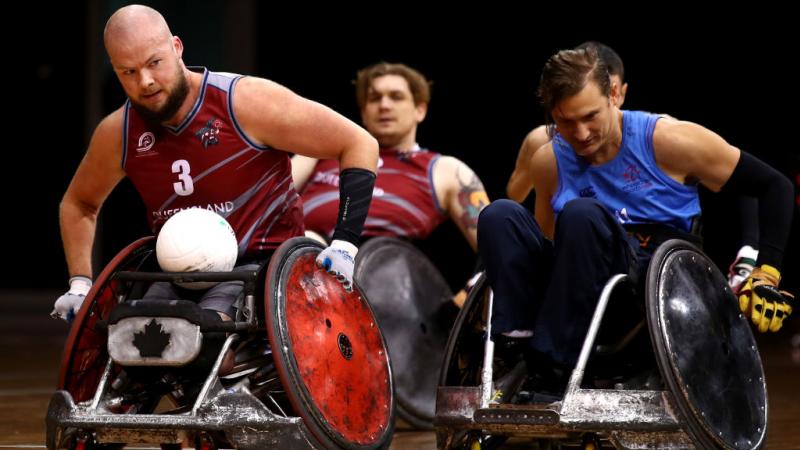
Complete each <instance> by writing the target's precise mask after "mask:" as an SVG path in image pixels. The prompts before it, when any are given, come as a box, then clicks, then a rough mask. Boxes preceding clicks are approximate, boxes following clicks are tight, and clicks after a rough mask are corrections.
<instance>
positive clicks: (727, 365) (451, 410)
mask: <svg viewBox="0 0 800 450" xmlns="http://www.w3.org/2000/svg"><path fill="white" fill-rule="evenodd" d="M644 285H645V287H644V290H645V292H644V305H643V311H642V312H641V317H642V319H641V322H640V323H639V324H637V325H635V326H633V327H626V328H627V329H626V330H624V332H619V330H606V329H604V328H603V327H602V326H601V325H602V323H603V320H604V318H607V317H609V316H608V313H607V306H608V307H609V308H611V307H612V306H613V305H614V304H616V303H618V302H619V300H621V299H622V297H625V296H626V295H628V296H629V295H636V294H632V293H631V292H632V291H634V290H635V289H634V288H633V287H632V286H631V283H630V282H628V276H627V275H625V274H618V275H615V276H613V277H612V278H611V279H610V280H609V281H608V282H607V283H606V285H605V288H604V289H603V291H602V293H601V295H600V298H599V301H598V304H597V307H596V310H595V312H594V315H593V318H592V321H591V325H590V327H589V329H588V331H587V334H586V338H585V340H584V343H583V346H582V349H581V353H580V356H579V359H578V362H577V365H576V366H575V368H574V370H573V371H572V372H571V376H570V378H569V381H568V383H567V388H566V392H565V394H564V396H563V398H561V399H560V400H556V401H549V402H536V401H520V399H521V398H522V396H521V395H520V394H519V393H518V394H514V395H513V396H510V395H509V394H508V393H503V392H501V391H500V390H498V388H497V385H499V384H502V382H501V380H507V379H508V376H509V374H511V373H512V372H513V371H515V370H519V368H518V367H514V368H512V367H508V366H504V365H503V363H502V360H499V359H498V358H495V357H494V354H493V352H494V342H493V341H492V340H491V339H487V336H491V320H490V318H491V313H492V301H493V298H492V293H491V289H489V287H488V283H487V282H486V280H485V279H483V280H481V281H479V283H478V284H477V285H476V287H475V288H474V289H473V291H472V292H471V293H470V297H469V299H468V300H467V303H466V304H465V306H464V308H463V310H462V311H461V313H460V315H459V317H458V319H457V321H456V324H455V326H454V328H453V331H452V333H451V334H450V337H449V340H448V344H447V350H446V353H445V358H444V362H443V367H442V372H441V378H440V383H439V389H438V393H437V403H436V419H435V426H436V434H437V444H438V446H439V448H440V449H470V450H477V449H481V448H483V449H487V448H496V447H498V446H500V445H501V444H502V443H503V442H505V441H506V440H507V439H509V438H510V437H511V438H513V440H519V439H522V440H523V441H525V446H526V447H527V448H539V449H559V448H563V449H567V448H580V449H592V450H597V449H600V448H617V449H689V448H699V449H731V450H743V449H759V448H762V447H763V446H764V444H765V439H766V433H767V410H768V408H767V391H766V380H765V377H764V370H763V366H762V364H761V359H760V356H759V353H758V350H757V348H756V342H755V340H754V337H753V334H752V331H751V329H750V325H749V323H748V321H747V319H746V318H745V317H743V315H742V314H740V312H739V308H738V302H737V301H736V300H735V298H734V296H733V294H732V292H731V290H730V288H729V287H728V285H727V283H726V280H725V277H724V276H723V275H722V274H721V273H720V272H719V270H718V269H717V268H716V267H715V266H714V264H713V263H712V262H711V261H710V260H709V259H708V257H706V256H705V255H704V254H703V253H702V252H701V251H700V250H698V249H697V248H695V247H694V246H693V245H691V244H689V243H688V242H685V241H681V240H677V239H673V240H669V241H667V242H665V243H663V244H662V245H661V246H659V247H658V248H657V249H656V251H655V254H654V256H653V258H652V260H651V262H650V265H649V267H648V271H647V276H646V281H645V283H644ZM638 295H640V297H638V298H639V299H641V293H639V294H638ZM628 298H629V299H630V298H631V297H628ZM627 304H628V305H630V303H627ZM630 312H631V311H630V306H628V313H629V314H630ZM644 329H648V330H649V339H648V336H647V334H648V333H646V332H644V331H643V330H644ZM637 342H638V343H642V342H644V345H645V347H646V350H647V352H645V353H642V352H641V351H630V350H631V349H636V348H637V347H639V349H641V347H640V346H637V345H636V343H637ZM628 352H629V353H628ZM643 355H645V356H643ZM647 355H649V357H647ZM523 366H524V363H523ZM523 372H525V370H524V367H523ZM526 375H527V374H524V375H523V377H525V376H526ZM523 386H524V384H523ZM527 398H528V399H529V400H530V399H531V398H533V399H535V397H530V396H528V397H527Z"/></svg>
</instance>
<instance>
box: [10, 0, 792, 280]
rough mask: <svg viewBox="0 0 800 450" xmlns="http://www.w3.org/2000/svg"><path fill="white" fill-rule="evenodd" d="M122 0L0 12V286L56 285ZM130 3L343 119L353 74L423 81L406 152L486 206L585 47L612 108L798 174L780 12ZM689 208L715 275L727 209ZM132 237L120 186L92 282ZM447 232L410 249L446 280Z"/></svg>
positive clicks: (135, 225) (129, 191)
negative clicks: (608, 88) (0, 263)
mask: <svg viewBox="0 0 800 450" xmlns="http://www.w3.org/2000/svg"><path fill="white" fill-rule="evenodd" d="M125 3H126V2H101V1H87V2H60V3H58V4H55V5H49V6H44V5H40V4H38V3H35V4H34V3H33V2H30V4H27V5H18V6H15V7H14V8H17V9H18V11H10V12H9V13H8V14H7V19H9V20H19V21H21V22H22V23H21V28H22V29H23V30H25V31H24V32H19V33H16V32H15V34H14V35H12V36H6V39H5V41H6V47H7V50H8V51H7V52H6V53H5V56H6V57H7V58H8V59H7V60H6V63H5V64H4V66H5V67H6V70H5V72H6V77H8V78H7V79H6V81H5V83H4V87H5V89H4V91H5V92H4V93H5V98H6V99H7V102H6V108H5V109H6V113H5V114H6V124H7V127H6V129H5V131H6V133H5V134H6V145H5V148H4V150H5V155H6V158H5V160H6V170H4V173H5V177H4V181H3V183H4V189H3V191H4V192H6V193H7V194H8V195H7V197H6V198H7V201H6V208H7V211H8V213H7V215H6V216H5V217H6V220H4V221H3V230H4V242H5V244H6V245H5V246H4V247H5V248H6V249H7V251H6V254H7V255H13V259H12V258H6V261H8V262H7V263H6V264H4V266H5V267H6V268H5V269H4V273H5V276H4V277H3V278H4V280H3V284H4V285H5V287H8V288H25V287H37V288H38V287H62V286H63V287H66V279H67V277H68V274H67V271H66V266H65V264H64V262H63V251H62V250H61V244H60V236H59V232H58V202H59V200H60V198H61V196H62V195H63V192H64V191H65V189H66V187H67V185H68V183H69V180H70V178H71V176H72V174H73V172H74V170H75V168H76V167H77V165H78V163H79V162H80V159H81V157H82V155H83V153H84V152H85V149H86V146H87V143H88V140H89V137H90V136H91V132H92V130H93V129H94V126H95V125H96V124H97V123H98V122H99V120H100V119H101V118H102V117H103V116H104V115H105V114H108V113H110V112H111V111H112V110H113V109H115V108H117V107H119V106H120V105H121V104H122V102H123V100H124V97H123V93H122V89H121V87H120V86H119V84H118V82H117V81H116V78H115V76H114V74H113V73H112V72H111V69H110V66H109V64H108V62H107V58H106V57H105V54H104V52H103V48H102V27H103V25H104V23H105V21H106V19H107V18H108V16H109V15H110V14H111V13H112V12H113V11H114V10H115V9H117V8H118V7H119V6H122V5H124V4H125ZM145 3H147V4H149V5H151V6H154V7H155V8H156V9H159V10H160V11H161V12H162V13H163V14H164V16H165V17H166V19H167V21H168V23H169V24H170V26H171V28H172V32H173V33H174V34H176V35H178V36H180V37H181V38H182V39H183V42H184V45H185V48H186V51H185V53H184V61H185V62H186V63H187V64H188V65H204V66H207V67H209V68H210V69H212V70H221V71H230V72H240V73H247V74H252V75H257V76H261V77H265V78H270V79H272V80H275V81H277V82H279V83H281V84H283V85H285V86H287V87H289V88H291V89H293V90H294V91H296V92H297V93H299V94H301V95H303V96H305V97H308V98H311V99H313V100H316V101H319V102H321V103H323V104H326V105H328V106H330V107H332V108H333V109H335V110H337V111H339V112H341V113H342V114H344V115H346V116H348V117H350V118H351V119H353V120H355V121H358V113H357V108H356V105H355V100H354V95H353V87H352V80H353V78H354V76H355V72H356V70H358V69H360V68H362V67H363V66H365V65H367V64H371V63H374V62H378V61H381V60H386V61H391V62H405V63H407V64H409V65H411V66H413V67H416V68H418V69H419V70H420V71H421V72H423V73H424V74H426V75H427V76H428V77H429V78H431V79H432V80H433V82H434V85H433V97H432V102H431V105H430V109H429V115H428V118H427V120H426V121H425V123H423V124H422V126H421V127H420V130H419V134H418V140H419V142H420V144H421V145H423V146H425V147H428V148H431V149H433V150H436V151H439V152H441V153H445V154H450V155H453V156H456V157H458V158H460V159H461V160H463V161H465V162H466V163H467V164H469V165H470V166H471V167H472V168H473V169H474V170H475V171H476V172H477V173H478V175H479V176H480V177H481V179H482V180H483V182H484V184H485V186H486V188H487V191H488V192H489V195H490V197H491V198H500V197H502V196H504V192H505V183H506V181H507V179H508V176H509V175H510V173H511V171H512V169H513V166H514V160H515V157H516V153H517V150H518V149H519V145H520V143H521V142H522V139H523V138H524V136H525V134H526V133H527V132H528V131H529V130H530V129H532V128H533V127H534V126H536V125H539V124H540V123H541V117H542V111H541V109H540V108H539V107H538V104H537V99H536V96H535V89H536V85H537V81H538V77H539V73H540V72H539V71H540V69H541V67H542V65H543V63H544V61H545V60H546V59H547V57H548V56H549V55H551V54H552V53H554V52H555V51H557V50H559V49H562V48H568V47H572V46H575V45H577V44H579V43H581V42H583V41H585V40H588V39H594V40H599V41H601V42H604V43H606V44H608V45H610V46H611V47H613V48H614V49H616V50H617V51H618V53H619V54H620V55H621V56H622V58H623V60H624V62H625V69H626V78H627V81H628V82H629V84H630V89H629V91H628V97H627V100H626V104H625V107H626V108H627V109H644V110H650V111H654V112H661V113H668V114H670V115H673V116H675V117H678V118H681V119H684V120H690V121H694V122H698V123H700V124H702V125H704V126H706V127H708V128H710V129H712V130H715V131H716V132H718V133H719V134H720V135H722V136H723V137H725V138H726V139H727V140H728V141H729V142H730V143H732V144H733V145H735V146H737V147H739V148H741V149H743V150H746V151H748V152H750V153H752V154H754V155H756V156H758V157H759V158H761V159H763V160H764V161H766V162H768V163H769V164H771V165H773V166H774V167H776V168H778V169H779V170H780V171H782V172H783V173H784V174H786V175H787V176H790V177H792V179H793V181H795V178H794V177H795V176H796V174H797V173H798V172H799V171H800V163H799V162H798V161H800V147H798V139H797V136H798V129H799V128H800V126H798V123H797V119H796V116H797V112H796V106H795V105H796V103H797V102H796V94H795V92H796V90H795V86H796V85H797V81H796V78H797V76H796V73H797V71H796V68H795V67H796V65H797V59H798V56H797V55H798V53H799V52H798V50H797V48H798V46H797V44H798V39H797V38H796V34H794V33H792V28H791V26H790V25H789V24H788V23H782V22H788V17H790V16H789V14H788V12H786V11H784V12H781V11H774V10H773V11H769V12H766V11H764V12H761V13H753V12H752V11H748V12H746V13H744V12H743V13H741V14H740V15H739V16H738V17H735V16H734V17H731V14H735V13H736V12H735V11H733V12H731V11H726V12H725V15H724V17H723V15H722V14H721V13H720V14H715V15H713V16H711V15H709V16H708V17H701V16H699V15H698V13H697V11H677V12H674V13H665V12H664V11H648V12H645V11H637V10H634V9H630V10H628V11H626V12H621V11H619V9H620V7H619V6H615V8H617V10H600V9H598V10H597V11H584V10H581V11H577V10H575V11H573V10H572V9H577V6H574V5H573V4H569V5H567V4H564V5H562V8H561V9H560V10H554V11H543V10H522V9H520V10H509V9H503V8H500V7H499V6H498V7H496V8H495V7H493V8H489V7H488V6H487V5H486V4H483V5H479V6H476V7H475V8H473V9H463V8H459V9H458V10H453V9H450V10H448V11H447V12H446V13H441V14H438V15H433V14H431V13H430V11H429V9H432V8H431V7H430V6H427V7H426V6H424V5H413V4H409V3H402V4H399V3H398V4H396V5H390V6H391V7H386V8H381V9H376V7H375V5H371V6H366V5H365V6H352V7H349V8H344V7H337V8H330V7H329V8H326V9H320V8H319V7H316V6H313V7H312V6H311V5H305V4H301V5H299V6H298V7H297V8H288V7H285V6H284V5H283V4H280V3H273V2H257V1H253V0H242V1H231V2H210V1H192V2H189V1H155V2H145ZM437 9H438V7H437ZM759 15H763V16H764V17H759ZM783 18H785V19H783ZM9 125H10V126H9ZM12 135H13V137H12ZM795 183H796V181H795ZM702 200H703V207H704V223H705V236H706V247H705V249H706V251H707V253H708V254H709V255H710V256H711V257H712V258H713V259H714V260H715V261H716V262H717V263H718V264H719V265H720V266H721V267H724V268H725V269H726V268H727V264H729V262H730V261H731V260H732V258H733V257H734V254H735V252H736V250H737V249H738V247H739V237H738V236H739V232H738V224H737V220H736V217H737V213H736V210H735V205H734V203H733V202H732V201H731V199H727V198H724V197H723V196H709V195H705V194H704V195H703V197H702ZM795 210H797V207H795ZM790 213H791V212H790V211H786V214H790ZM797 217H798V215H797V213H796V212H795V224H794V225H795V226H794V228H793V230H795V231H793V235H792V237H791V238H790V245H789V248H788V249H787V253H786V257H785V261H784V267H783V274H784V279H785V282H784V286H786V287H789V288H790V289H792V290H793V291H794V292H798V290H799V289H798V288H797V286H798V281H800V280H798V279H800V269H798V267H800V262H799V260H800V255H799V254H800V251H799V250H798V249H800V244H798V240H799V239H800V236H798V232H797V231H796V229H797V228H798V227H797V220H798V219H797ZM147 233H148V230H147V228H146V225H145V215H144V209H143V207H142V205H141V203H140V201H139V200H138V198H137V196H136V194H135V192H134V191H133V188H132V187H131V185H130V184H128V183H127V182H124V183H123V184H121V185H120V186H119V187H118V188H117V190H116V191H115V192H114V193H113V194H112V195H111V197H110V198H109V199H108V201H107V203H106V205H105V207H104V210H103V213H102V215H101V219H100V227H99V229H98V240H97V246H96V252H95V253H96V261H95V263H96V270H97V268H99V267H102V265H103V264H104V263H105V262H107V261H108V260H109V259H110V258H111V257H113V255H114V254H115V253H116V252H117V251H118V250H119V249H121V248H122V247H123V246H124V245H126V244H127V243H129V242H131V241H132V240H133V239H135V238H137V237H139V236H141V235H143V234H147ZM457 233H458V232H457V230H456V228H455V227H454V226H448V227H444V228H443V229H442V230H439V231H438V232H437V233H436V234H435V236H434V238H433V239H432V240H431V241H430V242H428V243H426V248H428V250H430V251H432V252H435V253H438V256H437V258H436V259H437V261H438V262H439V265H440V266H441V267H442V270H443V271H444V272H445V274H446V275H447V276H448V278H450V279H451V281H452V280H454V279H458V278H461V277H462V276H463V275H464V274H465V273H466V272H468V271H469V268H470V266H471V264H472V261H471V260H470V258H464V257H463V256H464V255H469V250H468V249H467V248H466V244H464V243H463V240H462V239H461V238H460V236H459V235H458V234H457Z"/></svg>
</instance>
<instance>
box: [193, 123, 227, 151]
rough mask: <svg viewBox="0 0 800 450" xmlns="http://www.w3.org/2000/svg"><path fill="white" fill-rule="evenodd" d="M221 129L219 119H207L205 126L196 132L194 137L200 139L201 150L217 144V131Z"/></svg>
mask: <svg viewBox="0 0 800 450" xmlns="http://www.w3.org/2000/svg"><path fill="white" fill-rule="evenodd" d="M220 128H222V121H221V120H219V119H216V118H214V119H209V120H208V122H206V126H204V127H203V128H200V129H199V130H197V131H196V132H195V133H194V135H195V136H197V137H198V138H199V139H200V142H201V143H202V144H203V148H208V146H209V145H216V144H219V129H220Z"/></svg>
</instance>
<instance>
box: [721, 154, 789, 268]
mask: <svg viewBox="0 0 800 450" xmlns="http://www.w3.org/2000/svg"><path fill="white" fill-rule="evenodd" d="M722 191H724V192H731V193H734V194H740V195H749V196H753V197H756V198H757V199H758V229H759V242H758V264H759V265H761V264H769V265H770V266H773V267H776V268H780V264H781V260H782V259H783V249H784V248H785V247H786V241H787V240H788V239H789V230H790V229H791V226H792V210H793V204H792V197H793V191H794V189H793V187H792V183H791V182H790V181H789V179H788V178H786V177H785V176H783V175H782V174H781V173H780V172H778V171H777V170H775V169H773V168H772V167H770V166H768V165H767V164H765V163H764V162H762V161H761V160H759V159H758V158H756V157H754V156H752V155H750V154H749V153H745V152H742V154H741V156H740V157H739V163H738V164H736V168H735V169H733V173H732V174H731V177H730V178H729V179H728V181H727V182H726V183H725V185H724V186H722Z"/></svg>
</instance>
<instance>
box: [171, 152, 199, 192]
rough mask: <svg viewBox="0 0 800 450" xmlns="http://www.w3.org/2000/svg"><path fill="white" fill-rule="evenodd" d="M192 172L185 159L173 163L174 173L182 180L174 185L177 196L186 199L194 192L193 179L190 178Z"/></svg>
mask: <svg viewBox="0 0 800 450" xmlns="http://www.w3.org/2000/svg"><path fill="white" fill-rule="evenodd" d="M190 171H191V167H189V162H188V161H186V160H185V159H179V160H177V161H175V162H173V163H172V173H177V174H178V179H179V180H180V181H177V182H175V183H172V187H174V188H175V193H176V194H178V195H181V196H184V197H185V196H187V195H191V194H192V192H194V183H193V182H192V177H190V176H189V172H190Z"/></svg>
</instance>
